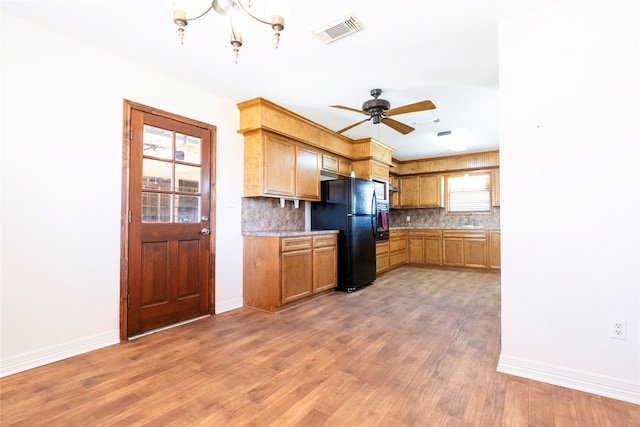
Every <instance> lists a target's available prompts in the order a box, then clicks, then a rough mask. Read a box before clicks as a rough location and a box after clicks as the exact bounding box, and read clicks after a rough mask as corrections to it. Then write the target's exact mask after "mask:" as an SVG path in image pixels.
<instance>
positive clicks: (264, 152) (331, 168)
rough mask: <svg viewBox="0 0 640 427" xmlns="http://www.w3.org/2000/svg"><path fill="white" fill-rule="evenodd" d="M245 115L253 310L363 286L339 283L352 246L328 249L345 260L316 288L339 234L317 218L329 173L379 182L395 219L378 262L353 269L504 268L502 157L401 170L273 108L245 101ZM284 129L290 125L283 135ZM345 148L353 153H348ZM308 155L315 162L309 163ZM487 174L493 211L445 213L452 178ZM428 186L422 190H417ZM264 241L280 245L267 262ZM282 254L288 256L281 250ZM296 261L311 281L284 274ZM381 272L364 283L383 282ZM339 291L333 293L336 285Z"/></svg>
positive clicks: (383, 154) (364, 146)
mask: <svg viewBox="0 0 640 427" xmlns="http://www.w3.org/2000/svg"><path fill="white" fill-rule="evenodd" d="M238 108H239V110H240V123H241V129H242V133H243V134H244V135H245V181H244V182H245V196H251V197H245V198H244V199H243V204H242V210H243V223H242V227H243V234H244V236H245V237H244V239H245V249H244V251H245V252H244V266H245V267H244V289H245V292H244V301H245V305H246V306H249V307H254V308H258V309H263V310H267V311H278V310H281V309H283V308H287V307H291V306H293V305H296V304H299V303H301V302H305V301H308V300H310V299H312V298H314V297H316V296H319V295H320V296H321V295H324V294H326V293H327V292H328V291H332V290H333V289H332V288H333V287H337V288H338V289H343V290H347V289H348V290H355V288H356V287H355V286H354V287H353V288H349V286H350V285H343V281H345V280H348V279H344V278H342V277H340V279H339V280H337V281H336V278H335V275H336V274H337V273H338V272H339V271H340V270H342V269H347V268H349V267H348V266H346V264H348V263H349V261H348V260H347V259H346V258H347V256H346V255H343V252H346V251H348V250H350V249H349V247H346V248H343V247H344V246H345V245H344V244H343V243H341V244H336V243H333V245H331V244H329V246H330V247H332V248H333V253H334V256H335V253H336V252H337V255H339V256H338V258H339V262H337V267H336V265H335V264H336V261H337V259H336V261H334V262H333V263H326V262H325V263H324V264H322V265H323V266H324V267H325V268H333V269H334V273H333V276H334V279H333V281H332V280H330V279H325V280H324V281H323V282H322V284H316V283H315V280H314V279H315V277H316V275H318V274H321V273H320V272H318V271H317V270H318V268H319V267H316V265H315V262H314V261H315V258H316V257H319V256H321V254H320V252H319V249H318V248H317V247H315V246H314V245H313V244H312V243H311V242H312V240H315V239H317V238H318V236H319V237H323V236H324V237H325V238H327V239H329V238H331V236H330V235H326V234H322V233H321V232H320V231H318V230H319V229H326V230H331V229H332V227H331V224H337V222H335V221H330V222H326V221H323V222H322V223H321V222H320V221H318V223H317V224H314V220H315V216H314V215H317V216H318V218H320V216H319V215H321V214H323V213H322V212H321V211H318V212H315V208H316V207H318V208H320V207H321V206H323V205H324V204H320V203H318V202H319V201H320V200H321V198H322V200H324V198H325V193H326V191H327V188H325V187H326V185H327V184H330V183H332V181H327V180H326V179H321V177H322V174H324V175H325V176H327V175H331V174H333V176H334V177H336V178H339V177H342V178H345V177H347V179H348V177H352V178H357V179H361V180H366V181H371V182H372V183H373V184H375V193H376V200H379V201H385V202H387V203H388V204H387V206H390V208H391V209H390V211H389V212H386V213H388V214H389V218H388V220H389V223H388V225H389V228H390V232H389V234H388V236H386V238H385V239H384V241H382V240H381V239H376V241H375V242H374V240H373V238H371V241H370V242H367V243H366V245H370V246H371V249H368V250H371V251H373V245H375V246H376V249H375V252H376V253H375V255H371V256H369V257H368V258H367V261H366V263H365V264H369V265H358V266H357V267H354V269H356V268H357V269H358V270H364V269H368V268H372V269H375V273H378V274H381V273H384V272H386V271H389V269H390V268H397V267H400V266H402V265H404V264H405V263H411V264H415V265H425V266H432V267H433V266H437V267H441V266H445V267H467V268H482V269H491V270H494V271H498V270H499V268H500V262H499V260H500V230H499V228H500V214H499V204H500V197H499V164H498V162H499V153H498V152H497V151H492V152H484V153H473V154H463V155H457V156H450V157H440V158H433V159H419V160H416V161H405V162H398V161H397V160H395V159H393V157H392V155H393V149H392V148H391V147H389V146H387V145H385V144H384V143H382V142H380V141H377V140H375V139H373V138H371V139H368V140H367V139H365V140H359V141H349V140H348V139H347V138H345V137H341V136H336V135H335V133H333V132H332V131H331V130H329V129H326V128H324V127H323V126H321V125H319V124H316V123H313V122H311V121H310V120H308V119H305V118H303V117H300V116H298V115H297V114H295V113H293V112H291V111H289V110H287V109H285V108H283V107H281V106H278V105H276V104H273V103H272V102H270V101H268V100H265V99H254V100H249V101H246V102H243V103H240V104H239V105H238ZM279 124H286V125H280V127H278V125H279ZM345 142H347V143H348V144H345ZM283 147H284V148H283ZM342 147H345V148H344V149H343V150H342V151H341V148H342ZM300 153H301V154H300ZM301 155H302V156H304V157H302V159H303V160H302V161H300V160H299V159H300V158H301V157H300V156H301ZM309 156H311V158H312V161H311V162H309V161H306V159H307V158H308V157H309ZM283 158H285V159H287V160H283ZM282 164H292V165H293V167H291V168H281V167H275V168H274V167H270V165H278V166H279V165H282ZM340 166H342V170H340V168H339V167H340ZM438 169H440V170H438ZM480 172H483V173H485V174H486V175H487V177H488V179H487V183H486V185H487V186H488V188H487V195H488V196H489V197H488V199H489V200H490V201H491V202H490V203H489V202H487V204H486V206H485V209H486V211H484V212H481V213H476V214H475V215H474V214H473V213H472V212H469V211H468V210H463V211H462V212H459V213H457V212H453V213H451V214H445V213H444V212H445V209H444V191H445V185H444V184H445V180H446V179H448V178H449V175H453V176H456V175H463V176H464V175H467V176H468V175H469V173H472V174H474V173H475V174H478V173H480ZM337 183H339V182H336V184H337ZM420 183H422V191H421V190H420V189H419V188H417V185H419V184H420ZM433 183H435V185H434V184H433ZM321 184H322V186H321ZM373 184H372V185H371V189H370V190H369V192H370V193H371V194H373V192H374V185H373ZM394 184H398V185H397V186H396V185H394ZM412 184H413V185H414V186H411V185H412ZM321 187H322V191H321V190H320V188H321ZM398 190H399V191H398ZM334 191H338V189H336V190H334ZM340 191H342V190H340ZM321 193H322V196H321ZM432 193H435V196H434V195H433V194H432ZM429 196H430V197H429ZM255 197H257V199H256V198H255ZM369 197H371V196H369ZM305 200H306V201H307V202H308V203H305ZM433 200H435V201H433ZM367 204H368V205H372V204H373V203H370V202H367V203H365V205H367ZM328 206H335V205H333V204H331V205H328ZM312 207H313V208H314V209H311V208H312ZM464 209H467V208H466V207H465V208H464ZM326 215H328V216H329V217H331V218H336V217H337V216H338V214H337V212H336V213H333V211H331V213H329V212H327V214H326ZM366 224H368V220H366V221H365V225H366ZM350 227H351V226H350ZM350 227H349V229H350ZM341 229H342V230H343V231H342V232H341V234H339V236H338V238H339V239H340V238H342V237H343V235H344V230H345V229H344V228H341ZM305 230H306V231H305ZM334 231H335V230H334ZM369 234H373V233H369ZM278 239H280V245H278ZM292 239H294V240H295V239H297V240H304V241H307V240H308V243H305V244H304V245H303V246H299V245H295V244H294V243H288V242H289V241H290V240H292ZM265 241H271V242H272V247H273V248H272V249H271V251H272V256H271V257H267V256H266V255H264V252H265V250H266V248H265V246H264V245H265V244H266V243H265ZM288 245H293V247H294V248H295V249H297V250H301V249H302V250H303V251H304V253H298V252H291V250H285V249H284V248H285V247H287V246H288ZM390 245H393V246H394V249H393V250H390ZM280 246H282V248H283V249H281V252H280ZM326 250H327V248H324V251H325V252H326ZM257 253H262V254H263V255H262V258H261V259H260V261H256V256H255V255H256V254H257ZM294 255H298V256H302V257H303V262H304V265H306V266H307V267H304V268H302V267H299V266H297V268H296V267H294V266H292V267H290V269H291V271H293V272H294V273H295V274H299V271H303V272H304V273H305V274H304V275H302V276H290V275H289V273H288V271H289V269H286V268H284V265H285V264H284V263H285V262H286V261H288V260H290V259H291V257H292V256H294ZM425 256H426V257H425ZM343 258H344V259H343ZM280 259H281V260H282V263H283V264H282V265H283V267H281V271H277V269H276V270H275V271H274V270H273V268H274V266H277V265H280ZM392 259H393V262H392V261H391V260H392ZM374 264H375V266H374ZM312 266H313V267H312ZM310 272H311V273H310ZM375 273H373V274H371V275H370V276H369V279H368V280H365V281H364V282H361V283H360V284H359V285H363V284H365V283H370V282H371V281H372V280H375ZM292 274H293V273H292ZM325 274H326V272H325ZM341 274H342V273H341ZM305 283H306V285H303V284H305ZM331 283H333V287H332V286H328V285H329V284H331ZM287 284H295V287H296V288H295V289H289V286H287ZM265 298H266V299H268V301H267V300H266V299H265Z"/></svg>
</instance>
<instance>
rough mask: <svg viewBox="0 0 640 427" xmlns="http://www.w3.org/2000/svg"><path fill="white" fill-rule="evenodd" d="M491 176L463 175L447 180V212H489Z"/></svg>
mask: <svg viewBox="0 0 640 427" xmlns="http://www.w3.org/2000/svg"><path fill="white" fill-rule="evenodd" d="M490 183H491V174H490V173H481V174H473V175H472V174H465V175H456V176H449V177H448V178H447V211H448V212H490V211H491V186H490Z"/></svg>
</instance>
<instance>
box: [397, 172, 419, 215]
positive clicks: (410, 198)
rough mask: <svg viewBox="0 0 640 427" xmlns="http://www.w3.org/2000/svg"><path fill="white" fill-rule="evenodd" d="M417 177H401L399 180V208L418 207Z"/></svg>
mask: <svg viewBox="0 0 640 427" xmlns="http://www.w3.org/2000/svg"><path fill="white" fill-rule="evenodd" d="M418 185H419V184H418V177H417V176H406V177H405V176H403V177H401V178H400V206H401V207H403V208H412V207H413V208H417V207H418V199H419V197H418Z"/></svg>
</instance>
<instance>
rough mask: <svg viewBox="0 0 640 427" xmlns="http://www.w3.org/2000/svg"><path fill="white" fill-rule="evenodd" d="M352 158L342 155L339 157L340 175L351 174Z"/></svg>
mask: <svg viewBox="0 0 640 427" xmlns="http://www.w3.org/2000/svg"><path fill="white" fill-rule="evenodd" d="M351 168H352V166H351V160H348V159H345V158H343V157H340V158H339V159H338V173H339V174H340V175H349V174H351Z"/></svg>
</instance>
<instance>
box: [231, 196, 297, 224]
mask: <svg viewBox="0 0 640 427" xmlns="http://www.w3.org/2000/svg"><path fill="white" fill-rule="evenodd" d="M304 206H305V204H304V202H302V201H301V202H300V207H298V208H297V209H296V208H294V206H293V201H291V200H286V201H285V207H284V208H281V207H280V199H276V198H273V197H243V198H242V231H265V230H268V231H289V230H303V229H304Z"/></svg>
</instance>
